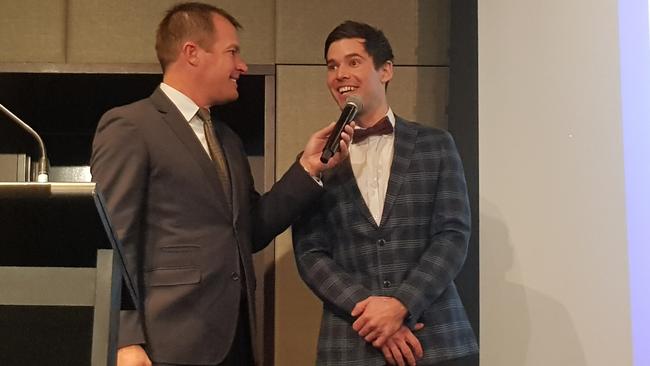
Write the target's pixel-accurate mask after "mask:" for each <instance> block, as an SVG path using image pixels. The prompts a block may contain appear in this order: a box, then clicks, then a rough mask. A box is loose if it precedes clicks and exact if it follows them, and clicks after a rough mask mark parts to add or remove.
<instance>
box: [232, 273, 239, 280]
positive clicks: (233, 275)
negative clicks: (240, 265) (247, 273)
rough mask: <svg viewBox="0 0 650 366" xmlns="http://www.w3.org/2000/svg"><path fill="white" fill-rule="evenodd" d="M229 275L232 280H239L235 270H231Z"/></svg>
mask: <svg viewBox="0 0 650 366" xmlns="http://www.w3.org/2000/svg"><path fill="white" fill-rule="evenodd" d="M230 277H231V278H232V280H233V281H239V275H238V274H237V273H236V272H233V273H232V274H231V275H230Z"/></svg>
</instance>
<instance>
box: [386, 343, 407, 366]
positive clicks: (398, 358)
mask: <svg viewBox="0 0 650 366" xmlns="http://www.w3.org/2000/svg"><path fill="white" fill-rule="evenodd" d="M388 348H389V349H390V353H391V354H392V355H393V359H394V360H395V364H396V365H399V366H405V364H404V357H402V352H401V351H400V349H399V347H398V346H397V345H396V344H395V342H389V343H388Z"/></svg>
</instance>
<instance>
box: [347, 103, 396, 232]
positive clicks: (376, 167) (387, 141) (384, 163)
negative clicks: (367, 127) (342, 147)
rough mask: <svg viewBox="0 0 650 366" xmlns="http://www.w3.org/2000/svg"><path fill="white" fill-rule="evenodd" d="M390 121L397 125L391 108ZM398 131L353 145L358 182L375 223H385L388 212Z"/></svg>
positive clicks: (352, 151)
mask: <svg viewBox="0 0 650 366" xmlns="http://www.w3.org/2000/svg"><path fill="white" fill-rule="evenodd" d="M386 115H387V116H388V120H389V121H390V123H391V124H392V125H393V128H395V115H394V114H393V111H392V110H391V109H390V108H389V109H388V113H386ZM394 142H395V133H394V132H393V133H391V134H389V135H379V136H369V137H368V138H367V139H365V140H363V141H361V142H359V143H356V144H351V145H350V163H351V165H352V171H353V172H354V177H355V178H356V179H357V185H358V186H359V190H360V191H361V195H362V196H363V199H364V201H366V205H367V206H368V208H369V209H370V213H371V214H372V217H373V218H374V219H375V223H376V224H377V225H379V224H380V223H381V215H382V213H383V211H384V201H385V200H386V190H387V189H388V178H389V177H390V168H391V165H392V162H393V150H394Z"/></svg>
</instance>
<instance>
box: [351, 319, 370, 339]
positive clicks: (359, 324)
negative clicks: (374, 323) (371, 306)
mask: <svg viewBox="0 0 650 366" xmlns="http://www.w3.org/2000/svg"><path fill="white" fill-rule="evenodd" d="M367 321H368V319H366V318H364V317H360V318H359V319H357V320H355V321H354V323H352V329H354V331H355V332H357V333H359V335H361V333H360V331H361V329H363V327H364V326H365V325H366V322H367Z"/></svg>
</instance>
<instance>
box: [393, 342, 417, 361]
mask: <svg viewBox="0 0 650 366" xmlns="http://www.w3.org/2000/svg"><path fill="white" fill-rule="evenodd" d="M396 343H397V346H398V347H399V350H400V352H401V353H402V357H404V358H405V360H406V363H407V364H408V365H409V366H415V356H413V351H411V348H410V347H409V346H408V345H407V344H406V342H404V341H398V342H396Z"/></svg>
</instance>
